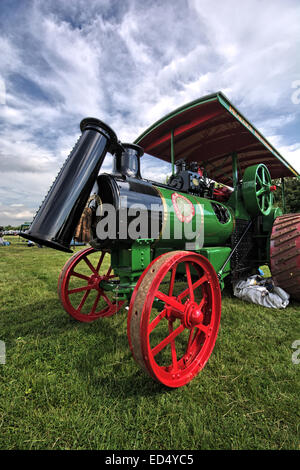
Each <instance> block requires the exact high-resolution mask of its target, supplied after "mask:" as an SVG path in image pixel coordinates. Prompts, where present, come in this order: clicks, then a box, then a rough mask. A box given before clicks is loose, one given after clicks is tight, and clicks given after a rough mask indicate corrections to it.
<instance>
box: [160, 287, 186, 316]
mask: <svg viewBox="0 0 300 470" xmlns="http://www.w3.org/2000/svg"><path fill="white" fill-rule="evenodd" d="M155 297H157V298H158V299H159V300H162V301H163V302H165V303H166V304H167V305H169V306H170V307H173V309H175V310H177V311H179V312H181V313H183V312H184V306H183V305H182V304H181V303H180V302H178V301H177V300H176V299H175V298H174V297H169V296H168V295H166V294H164V293H163V292H160V291H157V292H156V294H155Z"/></svg>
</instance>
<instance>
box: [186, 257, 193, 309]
mask: <svg viewBox="0 0 300 470" xmlns="http://www.w3.org/2000/svg"><path fill="white" fill-rule="evenodd" d="M185 270H186V277H187V281H188V286H189V287H188V289H189V293H190V300H192V301H194V299H195V296H194V290H193V285H192V278H191V271H190V265H189V263H185Z"/></svg>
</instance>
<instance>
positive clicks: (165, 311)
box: [149, 308, 167, 333]
mask: <svg viewBox="0 0 300 470" xmlns="http://www.w3.org/2000/svg"><path fill="white" fill-rule="evenodd" d="M166 313H167V310H166V309H165V308H164V309H163V310H162V311H161V312H160V314H159V315H157V317H155V318H154V320H152V322H151V323H150V325H149V333H151V331H153V330H154V328H155V327H156V326H157V325H158V324H159V322H160V321H161V320H162V318H164V317H165V316H166Z"/></svg>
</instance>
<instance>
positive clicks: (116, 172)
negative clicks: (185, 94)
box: [23, 92, 300, 387]
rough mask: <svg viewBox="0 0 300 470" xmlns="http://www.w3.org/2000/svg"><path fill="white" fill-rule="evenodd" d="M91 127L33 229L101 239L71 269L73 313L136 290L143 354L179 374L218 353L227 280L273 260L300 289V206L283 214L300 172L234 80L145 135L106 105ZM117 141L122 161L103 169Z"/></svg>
mask: <svg viewBox="0 0 300 470" xmlns="http://www.w3.org/2000/svg"><path fill="white" fill-rule="evenodd" d="M80 129H81V136H80V138H79V139H78V142H77V143H76V145H75V147H74V149H73V150H72V152H71V154H70V155H69V157H68V159H67V160H66V162H65V164H64V166H63V168H62V169H61V171H60V172H59V174H58V176H57V178H56V180H55V181H54V183H53V185H52V187H51V188H50V190H49V192H48V194H47V196H46V198H45V200H44V201H43V203H42V205H41V207H40V209H39V210H38V212H37V214H36V216H35V218H34V220H33V222H32V224H31V226H30V228H29V230H27V231H26V232H24V233H23V236H24V237H25V238H27V239H30V240H32V241H34V242H37V243H39V244H41V245H45V246H47V247H51V248H54V249H57V250H62V251H65V252H71V253H72V251H71V250H70V244H71V240H72V239H73V237H74V238H75V240H76V239H77V240H78V241H85V242H88V243H89V245H90V246H89V247H87V248H85V249H83V250H81V251H75V253H74V254H73V256H72V257H71V258H70V259H69V260H68V261H67V263H66V264H65V266H64V267H63V269H62V271H61V274H60V276H59V280H58V293H59V297H60V300H61V303H62V306H63V308H64V309H65V310H66V312H67V313H68V314H69V315H70V316H72V317H73V318H75V319H76V320H78V321H82V322H91V321H94V320H96V319H98V318H101V317H108V316H111V315H113V314H115V313H117V312H119V311H121V310H123V311H125V310H124V309H123V307H125V303H126V302H128V303H129V310H128V322H127V335H128V340H129V346H130V349H131V351H132V354H133V356H134V358H135V360H136V362H137V363H138V364H139V365H140V366H141V368H142V369H143V370H144V371H146V372H147V373H148V374H149V375H150V376H151V377H152V378H154V379H155V380H157V381H159V382H161V383H162V384H164V385H167V386H169V387H179V386H182V385H185V384H186V383H188V382H189V381H190V380H191V379H192V378H193V377H194V376H195V375H196V374H197V373H198V372H199V371H200V370H201V369H202V368H203V367H204V366H205V364H206V362H207V360H208V358H209V357H210V355H211V353H212V350H213V348H214V345H215V341H216V338H217V333H218V328H219V324H220V318H221V291H222V289H223V288H224V286H225V284H226V283H229V284H230V283H233V282H235V281H237V280H239V279H243V278H245V277H247V276H249V275H251V274H253V273H257V269H258V267H260V266H262V265H265V264H267V265H269V266H270V269H271V273H272V277H273V280H274V282H275V283H276V285H277V286H280V287H282V288H283V289H285V290H286V291H287V292H289V293H290V295H291V296H292V297H293V298H295V299H298V300H300V214H283V212H284V178H285V177H291V176H293V177H295V178H299V174H298V173H297V171H296V170H295V169H294V168H292V167H291V165H290V164H289V163H288V162H287V161H286V160H285V159H284V157H283V156H282V155H280V153H279V152H278V151H277V150H276V149H275V148H274V147H273V146H272V145H271V144H270V143H269V142H268V141H267V140H266V139H265V137H264V136H263V135H262V134H261V133H260V132H259V131H258V130H257V129H256V128H255V127H254V126H253V125H252V124H251V123H250V122H249V121H248V120H247V119H246V118H245V117H244V116H243V115H242V114H241V113H240V112H239V111H238V110H237V109H236V108H235V107H234V106H233V105H232V104H231V103H230V101H229V100H228V99H227V98H226V97H225V96H224V95H223V94H222V93H221V92H218V93H214V94H212V95H208V96H205V97H203V98H200V99H198V100H196V101H193V102H191V103H188V104H186V105H185V106H182V107H181V108H178V109H176V110H175V111H173V112H172V113H170V114H168V115H167V116H164V117H163V118H162V119H160V120H159V121H157V122H155V123H154V124H153V125H152V126H150V127H149V128H148V129H146V130H145V132H144V133H143V134H141V135H140V136H139V137H138V138H137V139H136V140H135V142H134V143H130V144H127V143H121V142H120V141H119V140H118V138H117V136H116V134H115V132H114V131H113V130H112V129H111V128H110V127H109V126H108V125H106V124H105V123H103V122H102V121H100V120H99V119H96V118H86V119H84V120H83V121H82V122H81V125H80ZM107 152H109V153H111V155H112V156H113V162H114V166H113V171H112V173H101V171H100V170H101V166H102V163H103V160H104V158H105V155H106V154H107ZM145 155H148V156H150V157H151V156H152V157H154V158H152V160H151V162H152V165H153V171H152V173H153V172H154V170H156V172H155V173H159V172H160V168H162V169H163V168H166V165H165V162H168V163H169V164H170V170H169V171H168V170H167V171H165V170H164V171H165V174H164V173H163V174H160V178H159V179H160V181H164V182H157V181H152V180H149V179H146V178H145V177H143V174H141V173H142V172H141V161H142V159H143V158H148V157H146V156H145ZM149 161H150V160H148V164H149ZM170 173H171V174H170ZM274 180H276V185H275V184H274V182H273V181H274ZM278 181H279V184H278ZM276 190H277V191H278V190H281V191H282V200H283V212H282V210H281V209H280V208H279V207H276V206H275V205H274V191H276Z"/></svg>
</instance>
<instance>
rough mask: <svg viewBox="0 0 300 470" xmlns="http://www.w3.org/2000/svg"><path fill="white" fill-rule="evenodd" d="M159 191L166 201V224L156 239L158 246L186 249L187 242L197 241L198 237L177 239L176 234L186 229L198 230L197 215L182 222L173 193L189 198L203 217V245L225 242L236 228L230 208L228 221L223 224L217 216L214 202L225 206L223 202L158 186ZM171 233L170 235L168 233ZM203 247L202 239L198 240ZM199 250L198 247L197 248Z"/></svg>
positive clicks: (164, 201) (200, 246)
mask: <svg viewBox="0 0 300 470" xmlns="http://www.w3.org/2000/svg"><path fill="white" fill-rule="evenodd" d="M156 189H157V190H158V191H159V193H160V195H161V197H162V200H163V203H164V224H163V229H162V233H161V236H160V239H159V240H157V241H156V244H155V245H156V247H170V249H173V250H176V249H181V248H183V249H185V248H186V243H187V242H196V243H197V239H195V238H194V239H191V240H188V239H187V238H185V237H182V238H181V239H177V237H176V235H177V234H181V233H183V234H184V233H185V232H184V231H185V230H187V229H188V227H191V229H192V230H193V231H194V232H196V228H197V227H196V217H193V218H192V220H191V222H189V223H187V222H181V221H180V220H179V219H178V217H177V215H176V212H175V208H174V205H173V202H172V194H174V193H176V194H179V195H180V196H182V197H184V198H186V199H188V200H189V201H190V202H191V203H192V204H193V206H194V208H195V210H196V211H197V212H198V214H199V216H201V217H202V219H201V220H202V224H203V225H202V227H203V229H204V234H203V235H204V236H203V246H216V245H217V246H218V245H221V244H224V243H225V242H226V241H227V240H228V239H229V237H230V235H231V234H232V232H233V229H234V216H233V213H232V211H231V210H230V209H228V208H227V210H229V213H230V219H229V221H228V222H227V223H225V224H222V223H220V222H219V220H218V219H217V216H216V214H215V212H214V210H213V207H212V203H214V204H219V205H221V206H223V207H224V205H223V204H221V203H217V202H216V201H211V200H210V199H206V198H201V197H197V196H192V195H191V194H186V193H180V192H177V191H174V190H171V189H168V188H162V187H159V188H158V187H156ZM198 220H199V219H198ZM168 234H170V235H168ZM198 241H199V243H200V245H199V248H202V243H201V239H199V240H198ZM195 249H196V250H197V248H195Z"/></svg>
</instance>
